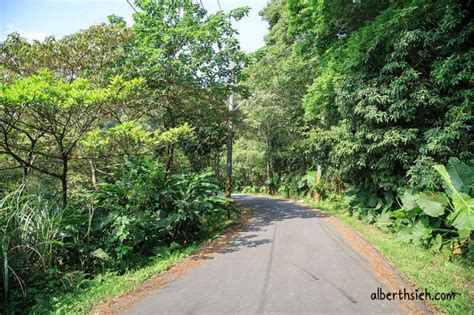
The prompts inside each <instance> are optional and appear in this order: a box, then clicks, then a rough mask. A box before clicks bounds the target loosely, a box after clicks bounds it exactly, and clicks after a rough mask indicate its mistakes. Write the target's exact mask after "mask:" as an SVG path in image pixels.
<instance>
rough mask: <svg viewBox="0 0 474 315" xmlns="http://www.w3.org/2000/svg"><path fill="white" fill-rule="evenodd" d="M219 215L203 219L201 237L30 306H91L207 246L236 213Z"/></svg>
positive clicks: (61, 309)
mask: <svg viewBox="0 0 474 315" xmlns="http://www.w3.org/2000/svg"><path fill="white" fill-rule="evenodd" d="M219 217H220V219H217V218H213V219H211V220H207V221H206V222H205V230H204V231H203V234H204V236H203V237H202V240H201V241H198V242H195V243H193V244H190V245H189V246H186V247H183V248H178V249H176V250H174V251H173V252H172V253H171V254H169V255H168V256H165V257H152V258H150V262H149V263H148V264H146V265H145V266H144V267H142V268H138V269H136V270H133V271H129V272H126V273H124V274H122V275H118V274H116V273H113V272H106V273H102V274H99V275H97V276H95V277H94V278H93V279H90V280H86V281H85V283H82V284H81V285H80V286H78V287H77V288H75V289H74V290H72V292H70V293H67V294H59V295H58V296H54V297H51V298H50V300H49V301H44V303H45V304H46V305H45V306H46V308H44V309H43V308H42V307H41V306H40V305H37V306H39V307H38V308H36V309H34V310H33V313H37V312H38V313H42V312H43V311H45V312H48V311H47V309H49V310H51V309H53V310H54V313H55V314H85V313H87V312H88V311H90V310H92V309H93V308H95V307H98V306H100V304H101V303H104V302H107V301H110V300H112V299H114V298H117V297H120V296H121V295H123V294H125V293H127V292H129V291H131V290H133V289H136V288H137V287H139V286H140V285H141V284H143V283H144V282H145V281H146V280H148V279H150V278H151V277H153V276H155V275H157V274H159V273H161V272H163V271H166V270H167V269H169V268H170V267H172V266H173V265H175V264H177V263H179V262H181V261H182V260H184V259H185V258H186V257H188V256H190V255H191V254H193V253H195V252H196V251H198V250H199V249H201V248H203V247H205V246H207V245H208V244H209V243H211V242H212V241H213V240H214V239H216V238H217V237H219V236H220V235H221V234H222V232H223V231H224V230H225V229H226V228H227V227H229V226H230V225H231V224H233V223H235V222H236V221H237V220H238V218H239V216H237V215H233V217H232V218H231V219H227V218H225V219H224V216H223V215H222V216H219Z"/></svg>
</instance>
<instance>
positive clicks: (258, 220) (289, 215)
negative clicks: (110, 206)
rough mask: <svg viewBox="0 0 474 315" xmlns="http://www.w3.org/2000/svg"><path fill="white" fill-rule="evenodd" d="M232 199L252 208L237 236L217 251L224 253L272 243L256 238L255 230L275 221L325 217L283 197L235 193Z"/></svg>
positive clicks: (268, 225)
mask: <svg viewBox="0 0 474 315" xmlns="http://www.w3.org/2000/svg"><path fill="white" fill-rule="evenodd" d="M233 199H234V200H236V201H238V202H240V203H241V204H243V205H244V206H246V207H248V208H251V209H252V219H251V220H250V221H249V223H248V225H247V226H245V227H244V228H243V231H242V232H241V233H240V234H239V235H238V236H236V237H234V238H232V239H231V240H230V241H229V243H228V244H227V246H226V247H225V248H224V249H222V250H220V251H219V252H220V253H224V254H225V253H232V252H236V251H239V250H241V249H244V248H255V247H258V246H260V245H265V244H269V243H272V241H273V240H272V239H261V238H258V234H257V232H259V231H262V230H267V229H268V228H270V227H271V226H273V225H274V224H276V223H277V222H280V221H283V220H288V219H296V218H298V219H315V218H324V217H327V215H326V214H324V213H322V212H316V211H311V210H309V209H308V208H306V207H303V206H300V205H296V204H294V203H292V202H289V201H286V200H283V199H274V198H272V199H269V198H263V197H256V196H245V195H236V196H234V197H233ZM252 232H253V233H252Z"/></svg>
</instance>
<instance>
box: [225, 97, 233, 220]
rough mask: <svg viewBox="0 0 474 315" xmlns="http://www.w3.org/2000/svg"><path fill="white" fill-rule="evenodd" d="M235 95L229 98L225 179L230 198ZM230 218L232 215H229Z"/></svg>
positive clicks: (227, 195)
mask: <svg viewBox="0 0 474 315" xmlns="http://www.w3.org/2000/svg"><path fill="white" fill-rule="evenodd" d="M234 101H235V99H234V94H231V96H230V98H229V125H228V129H227V163H226V178H225V196H226V197H227V198H230V197H231V195H232V142H233V136H234V134H233V133H234V131H233V128H232V113H233V111H234V105H235V104H234ZM228 216H230V213H228Z"/></svg>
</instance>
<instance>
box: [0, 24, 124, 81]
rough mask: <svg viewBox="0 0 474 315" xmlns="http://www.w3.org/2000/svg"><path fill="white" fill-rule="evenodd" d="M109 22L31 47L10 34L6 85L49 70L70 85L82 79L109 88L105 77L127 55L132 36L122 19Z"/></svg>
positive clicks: (4, 50)
mask: <svg viewBox="0 0 474 315" xmlns="http://www.w3.org/2000/svg"><path fill="white" fill-rule="evenodd" d="M109 19H110V21H111V22H110V23H108V24H106V23H102V24H99V25H93V26H91V27H89V28H88V29H86V30H82V31H79V32H77V33H74V34H72V35H67V36H64V37H63V38H61V39H59V40H58V39H56V38H54V37H52V36H49V37H47V38H46V39H45V40H44V41H42V42H40V41H34V42H33V43H29V42H28V41H27V40H26V39H24V38H22V37H21V36H20V35H19V34H18V33H12V34H9V35H8V37H7V39H6V40H5V41H4V42H2V43H1V44H0V64H1V65H2V67H1V68H0V76H1V77H2V81H6V80H8V81H11V80H12V79H14V78H19V77H28V76H30V75H33V74H36V73H37V72H38V71H39V70H41V69H48V70H49V71H50V72H51V73H53V74H55V75H57V76H60V77H62V78H64V79H65V80H68V81H70V82H71V81H72V80H74V79H76V78H79V77H81V78H87V79H88V80H90V81H93V82H96V83H103V84H105V85H107V84H108V80H109V79H110V77H107V76H105V73H106V72H107V70H109V69H110V68H111V67H112V66H113V65H114V63H115V62H117V61H118V60H119V59H118V57H119V56H122V55H123V53H124V50H123V48H124V45H125V43H127V42H128V41H129V40H130V39H131V36H132V33H131V31H130V29H128V28H126V27H125V24H124V22H122V21H121V20H120V19H118V18H116V17H113V16H111V17H110V18H109Z"/></svg>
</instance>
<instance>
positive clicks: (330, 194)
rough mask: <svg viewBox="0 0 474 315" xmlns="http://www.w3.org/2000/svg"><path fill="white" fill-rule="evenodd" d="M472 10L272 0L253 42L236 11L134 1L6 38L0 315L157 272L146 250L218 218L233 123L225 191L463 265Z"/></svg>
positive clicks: (467, 248) (177, 243) (200, 231)
mask: <svg viewBox="0 0 474 315" xmlns="http://www.w3.org/2000/svg"><path fill="white" fill-rule="evenodd" d="M471 7H472V1H460V0H452V1H448V0H446V1H444V0H442V1H430V0H395V1H393V0H390V1H389V0H383V1H380V0H359V1H345V0H319V1H315V0H307V1H302V0H271V1H269V3H268V5H267V6H266V8H265V9H264V10H263V11H262V12H261V15H262V17H263V18H264V19H265V20H266V21H267V22H268V24H269V33H268V34H267V36H266V38H265V45H264V47H262V48H261V49H259V50H258V51H256V52H254V53H250V54H245V53H243V52H242V51H241V49H240V46H239V42H238V41H237V39H236V30H235V29H234V27H233V23H234V21H238V20H240V19H242V18H244V17H245V16H246V14H247V13H248V8H239V9H236V10H233V11H230V12H223V11H218V12H216V13H213V14H210V13H209V12H207V11H206V10H205V9H204V8H203V7H202V5H200V4H198V3H197V2H195V1H190V0H185V1H182V0H179V1H178V0H160V1H152V0H135V8H136V10H137V11H136V13H135V14H134V24H133V25H131V26H127V25H126V23H125V22H124V19H123V18H121V17H118V16H110V17H109V22H108V23H104V24H100V25H94V26H91V27H90V28H88V29H86V30H82V31H79V32H77V33H75V34H72V35H68V36H65V37H63V38H61V39H56V38H54V37H48V38H46V39H45V40H44V41H41V42H40V41H34V42H32V43H30V42H28V41H26V40H25V39H23V38H22V37H21V36H19V35H18V34H16V33H13V34H10V35H9V36H8V38H7V39H6V40H5V41H3V42H2V43H0V178H1V181H0V254H1V271H0V274H1V276H2V282H1V287H2V294H1V299H2V300H1V301H2V305H4V308H3V312H4V313H9V312H12V311H13V310H17V311H20V312H36V313H45V312H53V311H56V310H58V309H62V310H72V308H69V307H70V304H68V303H70V301H71V300H73V299H74V296H75V295H74V294H76V293H77V292H80V293H77V294H79V295H80V296H81V298H84V296H88V294H87V293H84V292H86V291H87V289H88V288H91V287H93V286H95V285H97V284H98V283H99V282H101V281H102V280H101V279H104V278H105V280H104V281H103V282H104V283H106V284H107V285H111V284H110V279H112V278H113V279H119V278H120V277H122V276H124V277H125V278H126V276H127V275H129V274H134V273H135V272H138V274H140V272H139V271H137V270H139V268H140V267H144V266H147V267H146V268H151V269H150V270H158V269H159V270H161V269H162V267H159V268H158V267H157V269H156V268H154V267H152V266H155V265H156V260H157V259H158V260H160V259H162V260H163V264H159V266H164V265H168V264H167V263H165V262H166V261H174V259H175V258H176V257H178V256H180V255H181V253H187V252H188V251H189V249H190V248H195V247H196V246H197V245H196V243H197V242H199V241H202V240H203V239H206V238H208V237H209V236H210V235H213V233H215V231H216V229H219V228H221V227H222V226H223V224H224V222H228V220H229V218H234V217H235V211H236V210H235V209H234V208H233V207H232V206H231V205H230V203H229V202H230V200H229V199H226V198H224V197H221V196H220V192H221V191H222V188H223V186H224V182H225V180H224V178H225V177H224V169H225V160H224V159H225V149H226V146H225V145H226V139H227V132H228V124H229V120H230V119H232V125H233V128H234V131H235V137H234V140H235V144H234V152H233V160H234V177H233V187H234V190H241V191H245V192H254V193H255V192H270V193H273V192H275V191H277V192H279V193H280V194H283V195H285V196H287V197H294V196H300V197H306V196H312V195H313V194H316V195H317V196H318V198H319V196H321V197H322V199H323V200H325V201H327V200H338V201H339V202H343V203H344V205H345V206H347V208H348V211H349V213H350V215H351V216H352V217H353V218H356V219H360V220H362V221H363V222H365V223H368V224H374V225H375V226H376V227H378V228H380V229H381V230H382V231H384V232H387V233H393V235H394V237H393V239H395V241H396V242H400V243H401V244H403V243H407V244H408V243H410V244H413V246H415V247H412V245H410V248H416V246H418V245H419V246H424V247H425V248H426V249H429V250H430V251H431V252H432V253H435V254H433V255H439V257H441V258H440V259H441V260H443V259H444V260H451V261H456V264H458V265H463V266H465V267H466V269H467V268H471V267H472V259H473V258H474V241H473V239H472V237H473V236H472V230H473V229H474V198H473V196H474V150H473V149H474V137H472V134H473V122H474V106H473V105H472V104H473V101H474V99H473V96H474V95H473V91H474V89H473V87H474V86H473V83H474V81H473V76H472V72H473V71H472V70H473V65H474V62H473V57H474V50H473V47H472V40H471V39H472V37H473V31H474V27H473V26H474V24H473V19H472V9H471ZM231 94H234V95H235V96H236V99H238V100H239V102H240V104H239V105H238V106H237V107H236V108H237V109H236V110H235V111H234V112H232V113H229V112H228V103H227V99H228V98H229V96H230V95H231ZM229 139H230V138H229ZM321 169H322V181H321V182H320V181H319V174H320V173H319V172H318V170H321ZM318 198H315V199H316V200H317V199H318ZM342 200H343V201H342ZM394 248H395V247H394ZM425 256H426V255H425ZM437 257H438V256H437ZM150 263H151V265H150ZM154 263H155V265H153V264H154ZM146 268H145V269H143V270H148V269H146ZM163 268H164V267H163ZM146 274H147V275H148V276H149V273H148V272H146ZM107 279H109V280H107ZM124 281H125V280H124ZM466 281H468V280H466ZM454 287H455V286H454ZM91 292H92V291H91ZM120 292H123V291H120ZM100 296H102V295H100ZM63 297H64V299H65V300H62V298H63ZM68 301H69V302H68ZM463 301H464V300H463ZM463 303H464V302H463ZM89 304H90V305H92V303H89ZM89 304H88V305H89ZM464 304H466V303H464ZM440 305H441V306H440V307H443V308H445V307H446V306H445V304H440ZM463 307H464V308H465V307H466V306H465V305H464V306H463ZM85 309H86V308H81V309H80V310H81V311H84V310H85ZM74 310H75V311H76V310H78V309H74ZM440 310H441V311H443V310H449V311H450V312H454V311H455V310H456V308H455V307H446V308H445V309H440Z"/></svg>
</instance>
